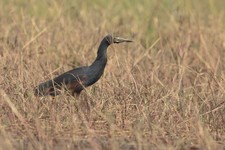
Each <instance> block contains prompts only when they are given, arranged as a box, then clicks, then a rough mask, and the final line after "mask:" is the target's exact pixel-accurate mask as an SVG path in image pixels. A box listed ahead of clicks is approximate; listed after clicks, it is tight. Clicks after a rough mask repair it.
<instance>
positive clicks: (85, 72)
mask: <svg viewBox="0 0 225 150" xmlns="http://www.w3.org/2000/svg"><path fill="white" fill-rule="evenodd" d="M123 42H133V41H132V40H130V39H126V38H122V37H117V36H113V35H111V34H109V35H106V36H105V37H104V38H103V39H102V41H101V43H100V45H99V48H98V51H97V57H96V59H95V60H94V62H93V63H92V64H91V65H90V66H83V67H78V68H75V69H72V70H70V71H68V72H65V73H63V74H61V75H59V76H57V77H55V78H53V79H51V80H48V81H46V82H44V83H41V84H39V85H38V86H37V87H35V91H34V94H35V95H36V96H47V95H50V96H56V95H59V94H60V93H62V92H61V91H62V90H63V89H64V90H66V91H68V92H69V93H70V94H72V95H73V96H75V95H79V94H80V93H81V91H82V90H83V89H84V88H86V87H88V86H90V85H92V84H94V83H95V82H97V81H98V80H99V79H100V77H101V76H102V74H103V73H104V69H105V66H106V63H107V48H108V47H109V46H110V45H111V44H113V43H115V44H118V43H123Z"/></svg>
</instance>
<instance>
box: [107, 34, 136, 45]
mask: <svg viewBox="0 0 225 150" xmlns="http://www.w3.org/2000/svg"><path fill="white" fill-rule="evenodd" d="M105 38H106V40H107V41H108V43H109V44H113V43H117V44H118V43H122V42H133V41H132V40H130V39H125V38H122V37H118V36H112V35H110V34H109V35H107V36H106V37H105Z"/></svg>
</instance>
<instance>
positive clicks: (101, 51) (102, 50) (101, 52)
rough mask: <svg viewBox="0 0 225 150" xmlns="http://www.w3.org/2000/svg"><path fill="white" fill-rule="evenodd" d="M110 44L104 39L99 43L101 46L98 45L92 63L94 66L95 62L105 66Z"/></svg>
mask: <svg viewBox="0 0 225 150" xmlns="http://www.w3.org/2000/svg"><path fill="white" fill-rule="evenodd" d="M109 45H110V44H109V43H108V42H107V40H106V39H105V38H104V39H103V40H102V42H101V44H100V45H99V48H98V52H97V58H96V59H95V61H94V62H93V64H95V62H98V63H99V62H101V63H102V64H106V62H107V48H108V46H109Z"/></svg>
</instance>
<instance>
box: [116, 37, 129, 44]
mask: <svg viewBox="0 0 225 150" xmlns="http://www.w3.org/2000/svg"><path fill="white" fill-rule="evenodd" d="M122 42H133V41H132V40H130V39H125V38H121V37H114V38H113V43H122Z"/></svg>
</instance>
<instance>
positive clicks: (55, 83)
mask: <svg viewBox="0 0 225 150" xmlns="http://www.w3.org/2000/svg"><path fill="white" fill-rule="evenodd" d="M86 68H87V67H82V68H77V69H73V70H70V71H68V72H66V73H63V74H61V75H59V76H58V77H56V78H54V79H53V80H48V81H47V82H44V83H41V84H40V85H39V86H37V87H36V88H35V95H37V96H45V95H52V96H55V95H58V94H59V93H60V90H61V89H62V87H65V89H66V90H69V91H72V92H76V93H79V92H80V91H82V90H83V87H84V86H85V83H86V81H87V79H88V78H87V75H86V70H87V69H86Z"/></svg>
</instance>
